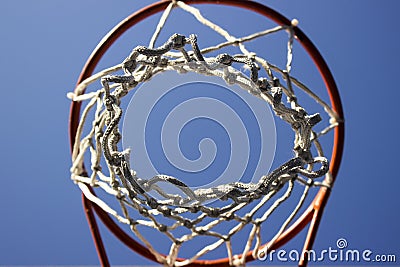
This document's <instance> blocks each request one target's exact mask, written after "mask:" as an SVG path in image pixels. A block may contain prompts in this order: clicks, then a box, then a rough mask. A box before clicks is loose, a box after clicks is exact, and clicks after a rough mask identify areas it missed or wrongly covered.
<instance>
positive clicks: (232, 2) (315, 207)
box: [69, 0, 344, 266]
mask: <svg viewBox="0 0 400 267" xmlns="http://www.w3.org/2000/svg"><path fill="white" fill-rule="evenodd" d="M183 2H185V3H187V4H218V5H227V6H236V7H240V8H244V9H248V10H251V11H253V12H256V13H258V14H261V15H263V16H265V17H267V18H269V19H270V20H273V21H274V22H275V23H277V24H279V25H290V20H288V19H287V18H285V17H284V16H283V15H281V14H279V13H278V12H276V11H274V10H272V9H271V8H269V7H266V6H264V5H262V4H260V3H257V2H253V1H247V0H184V1H183ZM169 4H170V1H160V2H157V3H154V4H152V5H149V6H147V7H145V8H143V9H141V10H139V11H137V12H135V13H133V14H132V15H130V16H129V17H127V18H126V19H124V20H123V21H122V22H121V23H120V24H118V25H117V26H116V27H114V29H113V30H112V31H111V32H109V34H108V35H107V37H106V38H103V39H102V41H101V42H100V43H99V44H98V46H97V47H96V49H95V50H94V51H93V52H92V54H91V55H90V57H89V59H88V60H87V62H86V64H85V66H84V67H83V69H82V71H81V74H80V76H79V79H78V81H77V84H79V83H81V82H82V81H83V80H85V79H86V78H88V77H90V76H91V75H92V73H93V71H94V69H95V67H96V65H97V64H98V62H99V61H100V60H101V58H102V57H103V55H104V53H105V52H106V51H107V50H108V49H109V48H110V47H111V45H112V44H113V43H114V42H115V41H116V40H117V39H118V38H119V37H120V36H121V35H122V34H123V33H124V32H126V31H127V30H128V29H129V28H131V27H133V26H134V25H136V24H137V23H139V22H140V21H142V20H144V19H146V18H147V17H150V16H152V15H153V14H156V13H159V12H161V11H163V10H164V9H165V8H166V7H167V6H168V5H169ZM294 31H295V35H296V38H297V40H298V41H299V42H300V44H301V45H302V46H303V48H304V49H305V50H306V51H307V52H308V54H309V55H310V57H311V58H312V60H313V62H314V64H315V65H316V67H317V68H318V70H319V72H320V74H321V77H322V78H323V81H324V83H325V86H326V89H327V91H328V93H329V97H330V101H331V104H332V108H333V110H334V111H335V112H336V113H337V114H338V115H339V117H340V118H341V119H342V121H340V122H338V123H339V124H338V126H337V127H335V129H334V143H333V150H332V157H331V160H330V162H331V163H330V172H331V173H332V176H333V179H335V178H336V176H337V173H338V171H339V167H340V162H341V159H342V153H343V146H344V123H343V119H344V116H343V108H342V104H341V100H340V95H339V92H338V89H337V86H336V83H335V80H334V78H333V75H332V73H331V72H330V70H329V68H328V65H327V64H326V62H325V60H324V59H323V58H322V56H321V54H320V53H319V51H318V50H317V48H316V47H315V45H314V44H313V43H312V42H311V41H310V39H309V38H308V37H307V36H306V35H305V34H304V33H303V32H302V31H301V30H300V29H299V28H298V27H295V28H294ZM80 109H81V103H80V102H75V101H72V103H71V108H70V118H69V136H70V147H71V151H72V148H73V146H74V143H75V135H76V131H77V127H78V123H79V117H80ZM329 192H330V190H329V189H327V188H325V187H322V188H321V189H320V190H319V192H318V193H317V195H316V196H315V198H314V201H313V203H311V205H310V206H309V207H308V208H307V210H306V211H305V212H304V213H303V215H302V216H301V217H300V218H299V219H297V221H296V222H295V223H294V224H293V225H292V226H291V227H290V228H289V229H288V230H286V231H285V232H284V233H283V234H282V235H281V236H280V238H279V239H278V240H277V241H276V242H275V244H274V245H273V247H272V248H271V249H276V248H278V247H280V246H282V245H283V244H285V243H286V242H288V241H289V240H290V239H292V238H293V237H294V236H296V235H297V234H298V233H299V232H300V231H301V230H302V229H303V228H304V227H305V226H306V225H307V224H308V223H310V221H312V220H313V217H314V214H322V211H323V208H324V206H325V203H326V202H327V199H328V197H329ZM83 198H84V196H83ZM84 204H85V209H89V208H93V210H94V211H95V212H96V214H97V216H98V217H99V218H100V219H101V221H102V222H103V223H104V224H105V225H106V226H107V228H108V229H109V230H110V231H111V232H112V233H113V234H114V235H115V236H116V237H117V238H118V239H120V240H121V241H122V242H123V243H124V244H125V245H127V246H128V247H129V248H131V249H132V250H134V251H135V252H136V253H138V254H140V255H142V256H144V257H146V258H148V259H150V260H153V261H156V259H155V257H154V256H153V255H152V254H151V253H150V252H149V251H148V249H147V248H146V247H144V246H143V245H141V244H140V243H138V242H137V241H136V240H134V239H133V238H132V237H131V236H130V235H128V234H127V233H126V232H125V231H124V230H122V229H121V228H120V227H119V226H118V225H117V224H116V223H115V222H114V220H113V219H112V218H111V217H110V216H109V215H108V214H107V213H106V212H104V211H103V210H102V209H101V208H100V207H98V206H97V205H95V204H90V203H88V201H87V200H86V201H85V199H84ZM87 215H88V214H87ZM88 216H89V215H88ZM90 216H92V218H88V221H89V224H90V227H91V229H92V228H94V229H95V230H93V229H92V233H93V236H94V239H95V242H96V244H97V242H100V244H101V245H100V251H99V248H98V251H99V254H101V253H105V250H104V247H102V246H103V245H102V242H101V236H100V233H99V231H98V229H97V225H96V223H95V222H93V219H94V217H93V215H90ZM319 220H320V215H319V218H317V221H316V227H318V224H319ZM93 224H94V225H93ZM96 229H97V230H96ZM314 232H315V233H311V237H310V238H309V239H310V240H308V239H307V241H306V243H307V244H306V245H305V246H312V243H313V241H314V238H315V234H316V230H315V231H314ZM96 239H99V240H100V241H98V240H97V241H96ZM101 251H102V252H101ZM104 257H105V258H106V256H104V255H103V258H104ZM100 258H102V256H101V255H100ZM180 260H182V259H180ZM246 260H247V261H251V260H254V258H253V256H252V252H249V253H248V254H247V255H246ZM102 263H103V262H102ZM103 265H108V264H103ZM198 265H213V266H226V265H228V258H222V259H216V260H197V261H195V262H193V264H192V266H198Z"/></svg>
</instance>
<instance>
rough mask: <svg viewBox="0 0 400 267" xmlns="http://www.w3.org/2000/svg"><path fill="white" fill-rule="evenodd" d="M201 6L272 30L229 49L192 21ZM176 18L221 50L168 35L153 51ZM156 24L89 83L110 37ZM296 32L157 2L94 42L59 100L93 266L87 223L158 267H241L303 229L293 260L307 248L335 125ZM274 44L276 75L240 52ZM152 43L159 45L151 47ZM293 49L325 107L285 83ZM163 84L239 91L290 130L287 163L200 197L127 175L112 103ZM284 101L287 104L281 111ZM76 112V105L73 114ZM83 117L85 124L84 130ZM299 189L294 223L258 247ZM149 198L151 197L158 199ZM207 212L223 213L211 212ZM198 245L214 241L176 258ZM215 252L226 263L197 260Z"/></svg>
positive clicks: (329, 79) (233, 1)
mask: <svg viewBox="0 0 400 267" xmlns="http://www.w3.org/2000/svg"><path fill="white" fill-rule="evenodd" d="M200 4H211V5H223V6H232V7H237V8H240V9H246V10H249V11H252V12H255V13H258V14H260V15H262V16H264V17H265V18H267V19H269V20H272V21H273V22H275V23H276V24H277V26H276V27H272V28H267V29H263V30H261V31H257V32H255V33H251V34H249V35H243V36H241V37H239V38H238V37H234V36H233V35H231V34H230V33H229V32H228V31H227V30H225V28H223V27H220V26H219V25H217V24H215V23H214V22H212V21H211V20H210V19H208V18H205V17H204V16H203V14H202V13H201V11H200V6H201V5H200ZM193 5H195V6H193ZM174 9H180V10H182V11H184V12H187V13H188V14H191V15H192V16H193V17H195V18H196V19H197V20H198V22H199V23H200V24H202V25H205V26H207V27H208V28H209V29H210V31H213V32H215V33H217V34H218V35H219V36H222V37H223V38H224V41H222V42H218V43H217V44H215V45H212V46H208V47H202V45H201V39H200V38H199V37H197V36H196V35H195V34H193V35H184V34H180V33H175V32H173V33H171V34H170V35H169V38H168V39H165V40H160V39H159V38H160V37H159V36H160V33H161V32H162V30H163V28H164V25H165V23H166V21H167V19H168V17H169V16H171V13H172V10H174ZM160 12H163V13H162V16H161V18H160V21H159V23H158V25H157V28H156V30H155V32H154V34H153V35H152V38H151V39H150V41H149V44H148V45H145V43H144V42H145V41H143V44H142V45H140V46H136V47H134V48H133V49H132V51H131V53H130V54H129V55H127V57H126V59H125V60H124V61H123V62H122V63H121V64H118V65H116V66H113V67H110V68H108V69H104V70H102V71H100V72H98V73H96V74H93V72H94V70H95V67H96V66H97V64H98V62H99V61H100V60H101V59H102V57H103V55H104V54H105V53H106V51H107V50H108V49H109V48H110V47H111V46H112V44H113V43H114V42H115V41H116V40H117V39H118V38H120V36H122V35H123V34H124V33H125V32H126V31H127V30H129V29H130V28H132V27H133V26H135V25H136V24H137V23H139V22H140V21H143V20H145V19H147V18H149V17H151V16H153V15H155V14H157V13H160ZM297 24H298V21H297V20H292V21H290V20H288V19H287V18H285V17H283V16H282V15H280V14H279V13H277V12H276V11H274V10H272V9H270V8H268V7H266V6H264V5H262V4H260V3H257V2H252V1H243V0H218V1H217V0H185V1H160V2H157V3H154V4H152V5H149V6H147V7H145V8H143V9H141V10H139V11H137V12H135V13H133V14H132V15H131V16H129V17H128V18H126V19H124V20H123V21H122V22H121V23H120V24H118V25H117V26H116V27H114V29H112V30H111V31H110V32H109V33H108V34H107V35H106V36H105V37H104V38H103V39H102V40H101V41H100V43H99V44H98V45H97V47H96V48H95V50H94V51H93V52H92V54H91V55H90V57H89V59H88V61H87V62H86V64H85V66H84V68H83V70H82V72H81V74H80V77H79V79H78V82H77V86H76V88H75V91H74V93H70V94H69V98H71V99H72V100H73V101H72V104H71V110H70V128H69V133H70V144H71V150H72V162H73V163H72V167H71V178H72V180H73V181H74V182H75V183H76V184H77V185H78V186H79V188H80V189H81V190H82V197H83V205H84V208H85V212H86V215H87V219H88V222H89V225H90V229H91V231H92V235H93V238H94V241H95V244H96V248H97V252H98V254H99V258H100V261H101V264H102V265H103V266H109V265H110V264H109V262H108V258H107V254H106V251H105V247H104V245H103V241H102V239H101V235H100V232H99V229H98V226H97V222H96V219H95V214H96V215H97V216H98V218H100V220H101V221H102V222H103V223H104V225H106V226H107V228H108V229H109V230H110V231H111V232H112V233H113V234H114V235H115V236H116V237H117V238H118V239H120V240H121V241H122V242H123V243H124V244H125V245H126V246H128V247H129V248H131V249H132V250H133V251H135V252H136V253H138V254H140V255H142V256H144V257H146V258H148V259H150V260H153V261H155V262H158V263H161V264H164V265H167V266H184V265H191V266H199V265H213V266H228V265H235V266H243V265H245V264H246V262H249V261H252V260H254V259H257V258H260V257H263V256H265V254H266V252H268V251H271V250H273V249H276V248H278V247H280V246H282V245H284V244H285V243H287V242H288V241H289V240H291V239H292V238H294V237H295V236H296V235H297V234H298V233H300V232H301V231H302V230H303V229H304V228H305V227H306V226H307V225H308V224H310V226H309V229H308V233H307V237H306V240H305V242H304V247H303V253H304V252H305V251H309V250H310V249H311V248H312V245H313V242H314V240H315V237H316V233H317V230H318V226H319V223H320V220H321V217H322V213H323V210H324V207H325V204H326V202H327V200H328V197H329V194H330V190H331V188H332V186H333V184H334V181H335V178H336V176H337V173H338V170H339V166H340V161H341V157H342V152H343V142H344V123H343V118H344V117H343V111H342V106H341V101H340V97H339V93H338V90H337V87H336V83H335V81H334V79H333V76H332V74H331V72H330V70H329V68H328V66H327V64H326V63H325V61H324V59H323V58H322V56H321V55H320V53H319V52H318V50H317V49H316V47H315V46H314V45H313V43H312V42H311V41H310V40H309V39H308V37H307V36H306V35H305V34H304V33H303V32H302V31H301V30H300V29H299V28H298V26H297ZM277 32H286V33H287V34H288V40H287V42H286V44H287V54H286V64H285V66H284V67H279V66H278V65H275V64H273V62H270V61H269V60H268V59H265V58H263V57H261V56H259V55H258V54H257V53H255V52H253V51H252V50H250V49H248V48H247V47H246V43H247V42H249V41H254V40H257V39H258V38H261V37H265V36H270V35H272V34H275V33H277ZM157 40H159V41H160V42H161V43H162V44H161V45H159V46H156V45H155V44H156V41H157ZM294 40H297V41H298V42H299V43H300V44H301V45H302V47H303V48H304V50H305V51H306V52H307V54H308V55H309V57H310V58H311V59H312V61H313V63H314V64H315V66H316V68H317V69H318V71H319V73H320V75H321V78H322V80H323V82H324V84H325V87H326V91H327V93H328V94H329V98H330V99H329V100H330V103H327V101H325V100H323V99H322V98H320V97H319V96H318V95H317V94H316V93H314V91H313V90H312V89H311V87H309V86H307V85H306V84H305V83H303V82H302V81H300V79H297V78H295V77H294V76H292V74H291V71H292V68H293V67H292V56H293V51H292V48H293V42H294ZM228 47H234V48H235V49H236V48H237V49H239V52H238V53H236V54H231V53H230V52H225V51H224V49H226V48H228ZM229 51H230V50H229ZM210 54H212V55H210ZM241 69H246V70H248V71H249V75H245V74H244V73H243V72H242V71H241ZM122 71H123V73H121V72H122ZM167 72H173V73H180V74H181V75H186V74H187V73H192V74H193V75H199V76H204V77H213V78H215V79H220V80H221V81H223V82H224V83H226V84H227V85H228V86H237V87H238V88H240V89H243V90H245V91H247V92H249V93H250V94H252V95H253V96H254V97H256V98H258V99H260V100H262V101H264V102H265V103H266V104H267V105H269V106H270V108H271V109H272V111H273V112H274V114H275V116H276V117H278V118H279V119H281V120H282V121H283V122H285V123H286V124H287V125H289V126H290V127H291V129H292V130H293V132H294V138H293V139H294V140H295V141H294V146H293V151H294V156H293V157H292V158H289V159H287V160H286V161H285V162H282V163H281V164H279V166H278V167H276V168H275V169H274V170H272V171H270V172H269V173H266V174H265V175H263V176H262V177H255V180H254V181H253V180H252V182H236V181H235V182H230V183H223V184H220V185H218V186H212V187H209V188H200V189H193V188H191V187H190V186H188V185H187V184H186V183H185V182H183V181H182V180H181V179H180V178H179V177H173V176H170V175H164V174H162V173H160V174H157V175H155V176H153V177H138V176H137V174H136V172H135V171H134V170H133V169H132V168H131V166H130V159H131V151H129V150H126V149H125V150H123V149H122V148H121V146H120V139H121V133H120V130H119V127H120V126H121V125H122V124H121V118H122V112H123V107H122V106H121V99H123V98H124V97H125V96H127V95H130V94H131V93H130V92H131V91H132V90H133V89H136V88H137V87H138V85H139V84H146V83H148V82H149V81H150V80H151V79H153V78H155V77H157V76H158V75H160V74H161V73H167ZM91 84H98V85H101V88H100V89H98V90H94V91H90V92H86V88H87V87H88V86H89V85H91ZM297 91H301V94H303V95H306V96H307V97H309V98H310V99H313V100H315V102H316V103H317V104H318V105H319V107H320V109H321V110H323V111H324V112H325V114H324V116H321V115H320V114H319V113H310V114H309V110H308V109H307V108H306V107H303V106H302V103H301V101H300V97H298V95H297ZM284 97H286V100H287V103H285V102H284V101H285V99H284ZM83 104H85V105H84V106H83V109H82V110H81V108H82V105H83ZM90 114H92V115H90ZM90 116H92V120H90V119H89V118H90ZM323 118H328V121H329V122H327V125H326V127H323V129H322V130H319V131H315V130H314V126H315V125H317V124H319V123H320V121H321V120H323ZM331 132H333V146H332V152H331V153H330V154H331V157H330V159H329V160H328V159H327V158H326V157H325V154H324V152H323V148H322V145H321V144H320V138H321V137H323V136H327V135H328V134H329V133H331ZM288 138H289V137H288ZM290 138H292V137H290ZM325 150H326V149H325ZM88 166H89V167H90V168H87V167H88ZM322 177H324V178H322ZM163 183H166V184H168V185H169V186H171V187H174V188H176V189H177V190H178V191H179V193H178V194H177V193H170V192H167V190H165V189H164V188H163V187H161V186H160V184H163ZM300 186H301V187H302V188H303V191H302V193H301V196H300V197H299V199H298V200H297V202H296V203H297V204H296V205H295V207H294V208H293V210H292V212H291V213H290V214H289V215H288V216H286V218H285V219H284V220H283V221H282V223H281V226H280V227H279V229H278V230H277V231H276V233H275V234H274V235H273V237H272V238H271V239H270V240H263V238H262V231H261V227H262V225H263V224H264V223H265V222H266V221H267V220H268V219H269V217H270V215H271V214H273V213H274V212H277V210H279V207H280V206H281V205H282V203H284V202H285V201H287V199H289V198H290V197H291V195H292V193H293V190H294V189H293V188H294V187H300ZM314 187H316V188H319V190H318V192H317V193H316V195H315V197H314V199H313V201H312V202H311V204H310V205H309V206H308V208H306V209H304V210H303V211H302V207H303V204H304V203H305V199H306V197H307V195H308V193H309V191H310V189H311V188H314ZM173 192H176V191H173ZM98 193H100V194H98ZM104 194H107V195H111V196H113V197H114V201H115V203H109V202H108V201H109V198H107V200H106V199H103V198H102V197H101V196H103V195H104ZM155 194H156V195H157V196H161V197H159V198H157V197H155ZM210 201H216V202H218V203H221V204H218V205H209V204H208V203H209V202H210ZM116 206H118V208H116ZM267 207H268V208H267ZM301 211H302V214H301V215H300V212H301ZM132 214H134V215H135V216H133V215H132ZM136 216H138V217H136ZM206 219H208V221H206ZM231 222H235V224H234V225H233V226H232V225H230V226H229V227H228V226H227V227H226V228H229V229H228V230H229V231H227V232H225V233H222V232H221V233H220V232H218V231H216V230H215V229H217V228H216V227H218V226H219V225H223V224H224V223H226V224H227V225H228V224H229V223H231ZM120 224H122V225H126V226H128V227H129V228H130V230H131V231H132V233H128V232H127V231H126V230H125V229H123V228H122V227H121V226H120ZM247 226H249V227H250V229H251V230H250V231H249V233H248V240H247V242H245V244H244V246H243V248H241V249H242V253H235V252H234V247H235V244H233V242H232V237H233V236H235V235H236V234H238V233H239V232H240V231H241V230H242V229H243V228H245V227H247ZM140 227H147V228H151V229H153V230H155V231H158V232H159V234H160V235H165V236H166V237H167V238H168V239H169V240H170V241H171V245H170V249H169V251H167V252H160V251H157V249H156V248H155V247H154V245H153V244H152V243H151V242H149V241H148V239H147V237H146V236H145V235H144V234H142V232H141V231H140V230H139V228H140ZM178 228H179V229H180V228H182V229H183V230H182V232H179V235H177V234H176V232H175V231H177V230H176V229H178ZM181 233H182V234H181ZM133 236H135V238H136V239H139V240H136V239H135V238H134V237H133ZM198 237H208V238H210V240H211V239H212V240H213V241H212V242H211V241H210V243H207V244H206V245H204V247H202V248H201V249H200V250H198V251H196V252H194V253H193V254H192V255H189V256H187V257H186V256H185V257H180V255H179V252H180V250H181V248H182V247H183V246H184V245H185V244H186V243H188V242H191V241H192V240H195V239H196V238H198ZM222 244H225V246H226V252H227V253H226V254H227V256H226V257H225V258H222V259H204V257H205V256H206V255H207V254H208V253H209V252H210V251H213V250H214V249H217V248H218V247H220V246H221V245H222ZM166 254H167V255H166ZM306 264H307V258H303V257H302V258H301V260H300V261H299V265H301V266H305V265H306Z"/></svg>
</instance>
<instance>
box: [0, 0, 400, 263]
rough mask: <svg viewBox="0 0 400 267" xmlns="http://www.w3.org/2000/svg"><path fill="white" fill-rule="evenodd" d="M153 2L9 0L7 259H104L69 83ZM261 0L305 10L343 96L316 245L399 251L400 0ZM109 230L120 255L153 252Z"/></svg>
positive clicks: (124, 258) (3, 42) (3, 230)
mask: <svg viewBox="0 0 400 267" xmlns="http://www.w3.org/2000/svg"><path fill="white" fill-rule="evenodd" d="M147 3H150V1H127V0H124V1H118V4H117V3H116V2H115V1H114V2H113V1H103V0H102V1H94V0H90V1H89V0H87V1H49V0H48V1H46V0H37V1H22V0H15V1H10V0H3V1H1V3H0V4H1V5H0V12H1V16H0V25H1V26H0V27H1V28H0V33H1V35H0V73H1V74H2V75H1V86H0V87H1V90H0V92H1V93H0V94H1V95H0V96H1V104H0V114H1V126H0V129H1V130H0V146H1V153H0V166H1V172H0V179H1V183H0V265H77V264H82V265H96V264H98V259H97V255H96V252H95V249H94V245H93V241H92V239H91V235H90V233H89V231H88V226H87V223H86V219H85V216H84V213H83V209H82V206H81V197H80V191H79V190H78V188H77V187H76V185H74V184H73V183H72V182H71V180H70V174H69V168H70V154H69V153H70V151H69V139H68V114H69V105H70V101H69V100H68V99H67V98H66V93H67V92H70V91H71V90H72V89H73V87H74V85H75V83H76V80H77V78H78V75H79V73H80V70H81V68H82V67H83V65H84V63H85V61H86V59H87V58H88V56H89V54H90V53H91V51H92V50H93V49H94V47H95V46H96V44H97V43H98V41H99V40H100V39H101V38H102V37H103V36H104V35H105V34H106V33H107V32H108V30H110V29H111V28H112V27H113V26H114V25H116V24H117V23H118V22H119V21H120V20H121V19H123V18H125V17H126V16H128V15H129V14H130V13H132V12H133V11H135V10H137V9H138V8H139V7H142V6H145V5H146V4H147ZM264 3H265V4H267V5H270V6H271V7H273V8H274V9H276V10H277V11H279V12H280V13H282V14H283V15H285V16H287V17H289V18H293V17H295V18H298V19H299V21H300V25H299V26H300V28H301V29H302V30H303V31H304V32H305V33H306V34H307V35H308V36H309V37H310V38H311V39H312V41H313V42H314V43H315V44H316V46H317V47H318V49H319V50H320V52H321V53H322V55H323V56H324V58H325V60H326V61H327V63H328V65H329V67H330V69H331V71H332V73H333V74H334V77H335V80H336V82H337V84H338V87H339V90H340V94H341V96H342V101H343V106H344V112H345V118H346V142H345V150H344V157H343V161H342V167H341V169H340V172H339V176H338V179H337V182H336V184H335V187H334V189H333V193H332V195H331V198H330V200H329V202H328V205H327V208H326V211H325V214H324V217H323V221H322V223H321V226H320V230H319V232H318V236H317V239H316V242H315V247H316V248H317V249H318V248H319V249H324V248H327V247H329V246H334V244H335V242H336V240H337V239H338V238H346V240H347V241H348V244H349V247H351V248H355V249H360V250H364V249H370V250H372V251H374V252H375V253H382V254H385V253H386V254H396V255H397V262H400V241H399V240H400V239H399V238H400V230H399V227H398V222H399V221H398V220H399V211H398V210H399V204H400V201H399V198H398V195H399V188H400V175H399V171H398V166H399V163H398V156H399V152H398V150H399V149H400V141H399V137H398V133H399V124H398V121H399V119H398V114H399V99H400V90H399V88H398V84H397V77H398V71H399V62H400V56H399V53H398V48H399V40H400V30H399V27H398V19H397V16H398V12H399V10H400V2H399V1H395V0H385V1H358V0H357V1H356V0H354V1H344V0H335V1H333V0H327V1H317V0H307V1H264ZM237 26H238V27H240V23H238V25H237ZM115 63H118V62H115ZM103 233H104V234H105V236H104V239H105V243H106V248H107V251H109V253H110V260H111V262H112V263H113V264H133V263H134V264H150V262H148V261H147V260H145V259H143V258H141V257H139V256H136V255H135V254H133V253H132V252H130V251H129V250H128V249H127V248H125V247H124V246H123V245H122V244H120V243H119V241H117V240H116V239H115V238H114V237H113V236H112V235H111V234H109V233H107V232H106V231H103ZM299 242H300V241H299ZM299 244H300V243H299Z"/></svg>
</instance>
